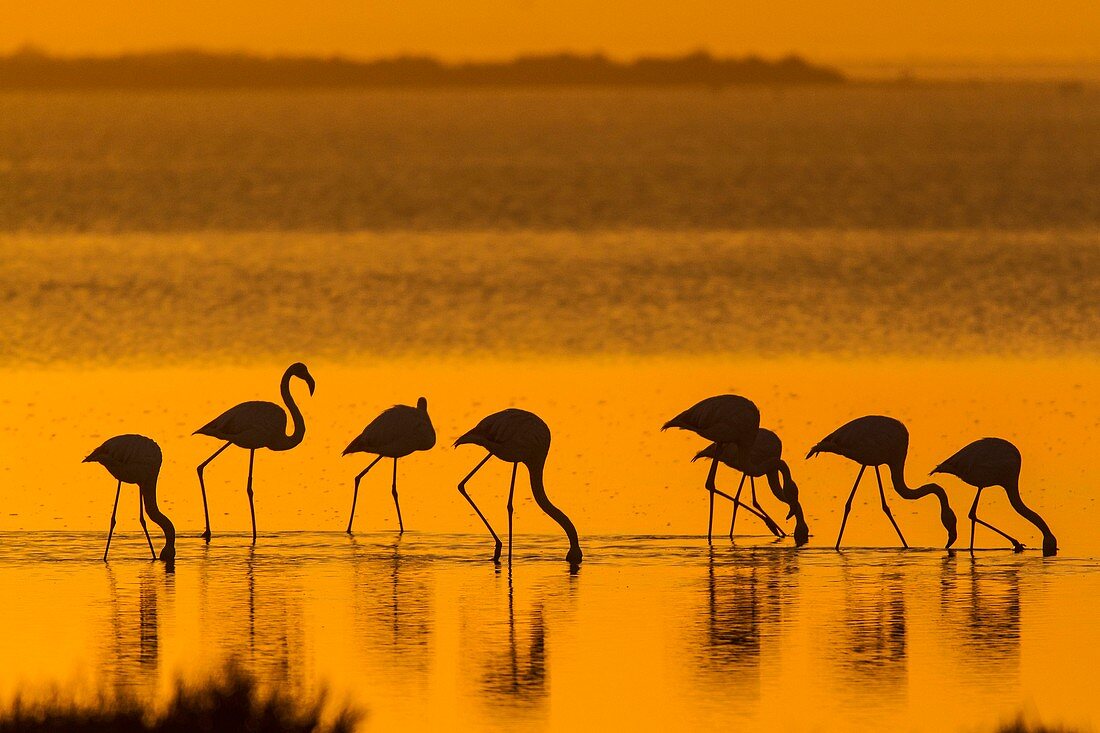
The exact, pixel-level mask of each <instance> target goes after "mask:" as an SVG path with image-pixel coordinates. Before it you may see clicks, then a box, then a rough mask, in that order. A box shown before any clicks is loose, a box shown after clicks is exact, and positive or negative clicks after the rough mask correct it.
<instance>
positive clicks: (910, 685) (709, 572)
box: [0, 532, 1100, 731]
mask: <svg viewBox="0 0 1100 733" xmlns="http://www.w3.org/2000/svg"><path fill="white" fill-rule="evenodd" d="M102 540H103V537H102V535H100V534H96V533H57V532H55V533H45V534H42V533H38V534H35V535H34V536H33V537H31V536H28V535H26V534H24V533H12V532H7V533H3V534H2V535H0V579H2V581H3V583H4V586H5V587H9V588H13V587H19V588H20V592H19V593H16V594H12V596H11V597H10V599H9V601H8V602H6V603H5V604H4V608H3V611H2V612H0V613H2V614H3V618H4V623H5V624H6V625H7V626H8V627H9V628H18V629H20V630H21V631H20V633H19V634H14V635H8V639H7V641H6V642H5V647H6V657H7V659H6V662H5V665H4V666H3V671H2V673H0V675H2V677H0V679H2V680H3V682H4V688H5V689H6V690H7V691H8V692H10V691H11V689H12V685H13V684H14V683H15V682H16V681H17V680H23V681H26V680H32V681H33V680H38V681H46V680H53V679H58V678H59V679H62V680H86V679H87V678H88V677H90V676H92V675H93V674H94V675H95V676H96V677H97V678H99V679H102V680H105V681H106V683H107V684H108V685H109V686H112V687H116V688H119V689H123V690H126V691H129V692H137V693H139V694H152V693H154V692H155V691H157V690H162V689H164V688H166V686H167V685H168V683H169V682H170V681H171V679H172V678H173V676H174V674H175V673H176V672H177V671H182V672H184V674H185V676H193V675H196V674H199V673H201V672H203V671H207V670H210V669H211V668H214V667H215V666H216V663H217V660H218V659H221V658H223V657H232V658H235V659H238V660H239V661H241V662H242V663H244V664H245V665H246V666H247V667H249V668H251V669H253V670H255V671H256V673H257V674H259V675H260V676H261V677H262V679H264V680H265V681H267V682H270V683H274V684H278V685H280V686H282V687H284V688H285V689H290V690H313V689H316V688H317V686H318V685H319V683H320V682H322V681H327V682H328V683H330V684H331V686H332V689H333V690H335V691H336V692H337V693H338V695H337V699H342V697H341V696H342V695H343V694H345V693H346V694H347V695H348V699H350V700H352V701H353V702H355V703H356V704H357V705H360V706H362V707H363V708H364V709H366V710H367V711H368V712H369V718H368V722H367V727H368V728H370V729H375V730H389V729H393V728H406V729H407V728H409V727H433V728H436V727H440V726H446V727H448V728H452V729H453V728H454V726H455V725H456V724H458V725H459V727H461V728H470V729H504V728H508V729H513V730H516V729H518V730H567V729H575V728H578V727H596V726H611V727H616V728H640V729H669V728H677V729H684V728H695V727H702V726H708V725H716V724H721V725H731V724H733V725H741V726H746V727H750V728H753V729H764V728H773V727H775V726H783V727H785V728H786V729H790V730H819V731H830V730H837V731H840V730H852V731H877V730H883V729H889V728H894V729H896V728H901V729H905V730H914V731H925V730H927V731H933V730H981V729H987V728H988V727H990V726H991V725H992V724H994V723H996V722H998V721H1000V720H1001V719H1004V718H1008V717H1011V716H1012V715H1014V714H1015V713H1016V712H1017V711H1018V710H1020V709H1021V708H1024V709H1028V710H1030V711H1032V712H1039V713H1044V714H1046V715H1047V717H1056V718H1057V719H1061V720H1064V721H1066V722H1076V723H1087V722H1090V721H1093V722H1094V720H1095V719H1094V718H1093V714H1094V710H1093V706H1092V701H1091V691H1092V690H1093V689H1094V688H1095V686H1096V684H1097V683H1098V681H1100V680H1098V676H1097V673H1096V670H1095V669H1094V665H1091V664H1089V663H1087V662H1086V661H1085V660H1084V659H1082V656H1081V653H1082V650H1085V649H1090V648H1093V647H1094V646H1095V645H1096V644H1097V643H1098V642H1100V633H1098V632H1097V628H1098V624H1097V621H1100V618H1098V612H1097V610H1096V607H1095V605H1093V604H1088V603H1080V602H1077V601H1078V599H1080V598H1081V597H1090V596H1091V595H1092V594H1095V593H1097V592H1100V561H1098V560H1097V559H1095V558H1093V559H1084V558H1069V557H1060V558H1057V559H1056V560H1046V559H1043V558H1041V557H1040V556H1039V555H1038V554H1037V553H1034V552H1030V553H1026V554H1024V555H1012V554H1011V553H1009V552H982V553H978V554H977V555H976V557H974V558H971V557H969V556H968V555H966V554H965V553H960V554H957V555H955V556H953V557H948V556H946V555H945V554H944V553H942V552H937V551H911V552H900V551H894V550H884V551H859V550H852V551H846V552H844V553H843V554H837V553H834V552H832V551H829V550H821V549H808V550H801V551H795V550H793V549H791V548H789V547H782V546H779V545H777V544H775V543H773V542H771V541H769V540H766V539H764V538H747V539H740V540H738V541H737V543H736V545H735V546H731V545H730V543H729V542H728V540H724V541H722V542H719V543H718V544H717V545H716V547H715V549H714V550H713V552H709V551H708V550H707V548H706V545H705V544H704V543H703V542H702V541H700V540H699V539H698V538H685V537H659V536H625V535H619V536H599V537H588V538H587V540H586V550H587V558H586V560H585V562H584V564H583V566H582V568H581V569H580V571H579V573H577V574H576V575H570V574H569V572H568V570H567V568H566V566H565V564H564V563H562V562H561V561H560V557H559V556H560V555H561V554H562V552H563V547H562V542H561V540H560V539H559V538H558V537H556V536H532V535H529V534H525V535H522V536H518V537H517V542H516V547H515V562H514V565H513V567H512V570H511V572H510V573H509V571H508V569H507V567H505V568H503V569H500V570H494V569H493V568H492V566H491V564H490V563H488V562H487V550H488V549H489V547H488V546H487V544H486V543H485V542H484V538H482V537H480V536H477V535H448V534H425V533H420V532H406V533H405V535H404V537H402V538H400V539H398V538H397V537H396V536H395V535H394V534H393V533H389V532H382V533H363V534H359V535H356V536H355V537H354V538H348V537H347V536H345V535H343V534H342V533H309V532H306V533H282V532H280V533H267V534H265V536H264V537H263V539H262V541H261V542H260V543H259V544H258V545H257V546H256V547H255V549H252V548H251V547H250V545H249V544H248V538H247V537H246V536H243V535H240V534H236V535H232V536H219V537H216V538H215V541H214V542H213V543H212V544H211V545H210V546H209V547H206V546H205V545H204V543H202V542H201V541H200V540H197V539H194V538H185V539H183V540H182V541H181V544H180V554H181V559H180V562H179V563H178V564H177V567H176V571H175V573H174V574H166V573H165V571H164V568H163V565H161V564H159V563H152V562H149V561H147V560H143V559H142V553H143V550H144V549H145V548H144V541H143V539H142V538H141V537H140V535H135V534H132V533H128V534H126V535H123V536H120V537H119V538H118V541H117V545H116V546H115V547H114V548H113V549H112V552H113V553H114V554H113V558H112V561H111V562H110V563H109V564H106V565H105V564H103V563H102V562H100V561H98V559H97V558H96V555H97V554H98V552H99V551H100V550H101V543H102ZM60 589H64V590H63V593H64V598H65V601H64V602H63V603H58V600H59V592H60ZM1067 629H1073V630H1074V633H1067Z"/></svg>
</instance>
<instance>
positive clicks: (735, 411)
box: [661, 394, 760, 451]
mask: <svg viewBox="0 0 1100 733" xmlns="http://www.w3.org/2000/svg"><path fill="white" fill-rule="evenodd" d="M669 428H679V429H681V430H690V431H691V432H693V433H695V434H696V435H698V436H699V437H701V438H705V439H706V440H709V441H710V442H712V443H723V444H733V445H736V446H738V449H739V450H743V451H748V450H750V449H751V448H752V444H753V442H755V440H756V431H757V430H758V429H759V428H760V410H759V409H758V408H757V407H756V405H755V404H753V402H752V400H749V399H746V398H744V397H741V396H740V395H733V394H724V395H717V396H715V397H708V398H706V399H705V400H702V401H701V402H698V403H696V404H694V405H692V406H691V407H689V408H688V409H686V410H684V411H683V412H681V413H680V414H679V415H677V416H676V417H674V418H672V419H671V420H669V421H668V422H666V423H665V424H664V426H663V427H662V428H661V430H668V429H669Z"/></svg>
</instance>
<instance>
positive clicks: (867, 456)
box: [806, 415, 958, 550]
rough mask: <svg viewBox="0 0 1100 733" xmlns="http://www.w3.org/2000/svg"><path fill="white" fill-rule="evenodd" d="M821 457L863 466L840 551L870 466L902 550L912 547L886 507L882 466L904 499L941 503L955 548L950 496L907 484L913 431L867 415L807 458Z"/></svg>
mask: <svg viewBox="0 0 1100 733" xmlns="http://www.w3.org/2000/svg"><path fill="white" fill-rule="evenodd" d="M818 453H835V454H837V455H838V456H844V457H845V458H847V459H849V460H852V461H855V462H856V463H858V464H859V466H860V468H859V474H858V475H857V476H856V482H855V484H854V485H853V486H852V493H851V494H849V495H848V501H847V502H845V504H844V518H843V519H842V520H841V522H840V533H839V534H838V535H837V538H836V549H838V550H839V549H840V540H841V538H842V537H843V536H844V525H845V524H847V522H848V513H849V512H851V511H852V499H854V498H855V495H856V489H857V488H859V481H860V479H862V478H863V472H864V471H865V470H867V467H868V466H874V467H875V478H877V479H878V493H879V497H880V498H881V499H882V511H883V512H885V513H886V516H887V518H888V519H889V520H890V524H892V525H894V531H896V532H897V533H898V539H900V540H901V544H902V547H905V548H908V547H909V544H908V543H907V542H906V541H905V537H904V536H903V535H902V533H901V528H900V527H898V523H897V522H895V521H894V515H893V514H891V513H890V505H889V504H887V503H886V491H885V490H884V489H883V488H882V475H881V474H880V473H879V466H882V465H885V466H886V467H887V468H889V469H890V478H891V480H892V481H893V484H894V491H896V492H897V493H898V494H899V495H900V496H901V497H902V498H903V499H920V498H921V497H923V496H928V495H929V494H932V495H934V496H935V497H936V498H937V499H939V501H940V521H941V522H943V526H944V529H946V530H947V545H946V547H951V545H952V544H953V543H954V542H955V539H956V537H957V536H958V533H957V531H956V525H957V520H956V518H955V512H954V511H952V510H951V505H950V504H949V503H948V501H947V492H946V491H944V490H943V487H942V486H940V485H939V484H925V485H923V486H920V487H918V488H916V489H911V488H909V487H908V486H907V485H906V483H905V459H906V456H907V455H908V453H909V431H908V430H906V428H905V426H904V425H903V424H902V423H901V422H900V421H899V420H895V419H894V418H892V417H885V416H883V415H867V416H865V417H857V418H856V419H855V420H852V421H851V422H849V423H846V424H844V425H841V426H840V427H839V428H837V429H836V430H834V431H833V432H832V433H831V434H829V435H828V436H827V437H825V438H824V439H822V440H821V442H819V443H818V444H817V445H815V446H814V447H813V448H811V449H810V452H809V453H808V454H807V455H806V458H813V457H814V456H815V455H817V454H818Z"/></svg>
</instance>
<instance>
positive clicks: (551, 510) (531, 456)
mask: <svg viewBox="0 0 1100 733" xmlns="http://www.w3.org/2000/svg"><path fill="white" fill-rule="evenodd" d="M467 443H471V444H473V445H480V446H481V447H482V448H484V449H485V450H487V451H488V454H487V455H486V456H485V457H484V458H482V459H481V462H480V463H478V464H477V465H476V466H474V470H472V471H470V473H468V474H467V475H466V478H464V479H462V481H460V482H459V483H458V493H460V494H462V496H463V497H464V498H465V499H466V501H468V502H470V506H472V507H473V508H474V511H475V512H477V515H478V516H479V517H480V518H481V521H482V522H484V524H485V527H486V528H487V529H488V530H489V534H491V535H492V536H493V540H494V541H495V542H496V550H494V552H493V562H494V563H499V562H500V550H501V541H500V537H498V536H497V533H496V532H495V531H494V530H493V527H492V525H490V524H489V520H488V519H486V518H485V515H484V514H482V513H481V510H480V509H478V507H477V504H475V503H474V500H473V499H472V498H471V497H470V495H469V494H468V493H467V492H466V482H468V481H469V480H470V479H471V478H473V477H474V474H475V473H477V472H478V471H479V470H481V467H482V466H484V465H485V463H486V462H487V461H488V460H489V459H490V458H492V457H493V456H496V457H497V458H499V459H500V460H502V461H505V462H507V463H511V464H512V483H511V485H510V486H509V487H508V562H511V561H512V496H513V494H514V493H515V489H516V468H517V467H518V466H519V464H521V463H522V464H524V465H525V466H527V473H528V475H529V476H530V479H531V493H532V494H533V495H534V497H535V503H537V504H538V505H539V508H540V509H542V510H543V511H544V512H546V514H548V515H549V516H550V518H551V519H553V520H554V521H555V522H557V523H558V524H559V525H561V528H562V529H563V530H565V534H566V536H567V537H568V538H569V552H568V553H567V554H566V555H565V559H566V560H567V561H568V562H569V564H570V565H572V566H574V567H576V566H578V565H580V562H581V558H582V555H581V543H580V539H579V538H578V537H577V529H576V528H575V527H574V526H573V522H571V521H570V520H569V517H567V516H565V513H564V512H562V510H561V509H558V508H557V507H556V506H554V505H553V504H552V503H551V502H550V499H549V498H548V497H547V496H546V487H545V486H544V485H543V469H544V468H545V467H546V456H547V455H548V454H549V453H550V428H549V427H548V426H547V425H546V423H545V422H543V420H542V418H540V417H539V416H538V415H536V414H534V413H533V412H528V411H527V410H517V409H515V408H510V409H507V410H501V411H500V412H494V413H493V414H492V415H489V416H488V417H486V418H485V419H484V420H482V421H481V422H479V423H478V424H477V425H475V426H474V427H473V429H472V430H470V431H469V432H467V433H466V434H465V435H463V436H462V437H460V438H459V439H458V440H456V441H455V443H454V444H455V447H458V446H460V445H465V444H467Z"/></svg>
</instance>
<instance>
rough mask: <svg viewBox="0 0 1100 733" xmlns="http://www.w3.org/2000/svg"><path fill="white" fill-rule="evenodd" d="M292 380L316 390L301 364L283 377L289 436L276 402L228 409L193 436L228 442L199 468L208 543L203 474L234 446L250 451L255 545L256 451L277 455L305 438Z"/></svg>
mask: <svg viewBox="0 0 1100 733" xmlns="http://www.w3.org/2000/svg"><path fill="white" fill-rule="evenodd" d="M291 377H298V378H299V379H301V380H302V381H303V382H305V383H306V386H308V387H309V393H310V394H311V395H312V394H313V390H314V389H316V387H317V384H316V382H314V381H313V375H311V374H310V373H309V369H307V368H306V365H305V364H302V363H301V362H296V363H294V364H291V365H290V366H289V367H287V369H286V371H285V372H284V373H283V380H282V383H281V384H280V392H281V393H282V396H283V402H284V403H286V406H287V409H288V410H289V411H290V417H291V419H293V421H294V432H293V433H291V434H290V435H287V434H286V412H284V411H283V408H282V407H279V406H278V405H276V404H275V403H273V402H242V403H241V404H239V405H237V406H236V407H231V408H229V409H228V410H226V411H225V412H223V413H222V414H221V415H218V416H217V417H216V418H214V419H213V420H211V421H210V422H208V423H207V424H206V425H203V426H202V427H201V428H199V429H198V430H196V431H195V432H194V433H192V435H209V436H210V437H212V438H218V439H219V440H224V441H225V445H223V446H222V447H221V448H218V449H217V450H216V451H214V455H212V456H210V457H209V458H207V459H206V460H205V461H203V462H202V463H200V464H199V467H198V472H199V488H200V489H201V490H202V513H203V516H204V517H205V518H206V531H205V532H203V533H202V538H203V539H205V540H206V541H207V542H209V541H210V537H211V535H210V510H209V509H208V507H207V504H206V484H205V483H203V478H202V472H203V469H204V468H206V466H207V464H208V463H210V462H211V461H212V460H214V459H215V458H217V457H218V456H219V455H221V452H222V451H224V450H225V449H226V448H228V447H229V446H231V445H236V446H240V447H241V448H247V449H248V484H247V488H246V492H247V493H248V510H249V512H250V513H251V515H252V542H253V543H255V542H256V506H255V504H254V502H253V500H252V464H253V462H254V460H255V458H256V450H257V449H258V448H268V449H269V450H275V451H284V450H290V449H291V448H293V447H294V446H296V445H298V444H299V443H301V442H302V438H304V437H305V435H306V421H305V419H303V418H302V411H301V410H299V409H298V405H297V404H296V403H295V402H294V397H293V396H291V394H290V378H291Z"/></svg>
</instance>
